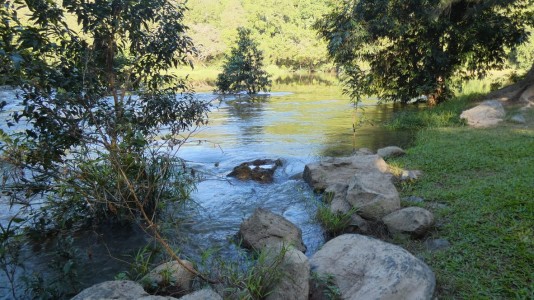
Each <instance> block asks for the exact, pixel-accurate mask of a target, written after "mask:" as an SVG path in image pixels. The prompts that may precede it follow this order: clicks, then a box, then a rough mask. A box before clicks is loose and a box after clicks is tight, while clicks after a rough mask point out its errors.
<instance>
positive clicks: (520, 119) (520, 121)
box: [510, 114, 527, 124]
mask: <svg viewBox="0 0 534 300" xmlns="http://www.w3.org/2000/svg"><path fill="white" fill-rule="evenodd" d="M510 121H512V122H514V123H517V124H525V123H527V120H526V119H525V117H524V116H523V115H521V114H517V115H514V116H513V117H512V118H511V119H510Z"/></svg>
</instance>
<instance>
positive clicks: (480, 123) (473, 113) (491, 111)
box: [460, 100, 506, 128]
mask: <svg viewBox="0 0 534 300" xmlns="http://www.w3.org/2000/svg"><path fill="white" fill-rule="evenodd" d="M505 115H506V112H505V111H504V107H503V106H502V104H501V102H500V101H498V100H486V101H484V102H482V103H481V104H479V105H477V106H475V107H473V108H471V109H468V110H466V111H464V112H462V114H461V115H460V118H462V119H466V120H467V124H469V125H470V126H473V127H477V128H484V127H491V126H495V125H497V124H498V123H499V122H502V121H503V118H504V117H505Z"/></svg>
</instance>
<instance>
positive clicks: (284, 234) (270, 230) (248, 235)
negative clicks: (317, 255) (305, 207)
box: [238, 208, 306, 252]
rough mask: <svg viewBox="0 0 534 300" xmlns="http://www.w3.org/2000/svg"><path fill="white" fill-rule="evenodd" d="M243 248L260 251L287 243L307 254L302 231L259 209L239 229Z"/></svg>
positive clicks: (281, 218)
mask: <svg viewBox="0 0 534 300" xmlns="http://www.w3.org/2000/svg"><path fill="white" fill-rule="evenodd" d="M238 234H239V236H241V238H242V239H243V246H245V247H248V248H252V249H256V250H258V251H260V250H262V249H264V248H265V247H266V246H269V245H271V246H274V245H278V244H280V243H285V244H289V245H292V246H294V247H295V248H297V249H298V250H300V251H302V252H306V246H304V243H303V242H302V231H301V230H300V228H298V227H297V226H295V225H294V224H293V223H291V222H289V221H288V220H286V219H285V218H284V217H282V216H279V215H277V214H274V213H272V212H270V211H268V210H265V209H262V208H258V209H256V211H254V214H252V216H250V218H248V219H246V220H245V221H244V222H243V223H242V224H241V226H240V228H239V233H238Z"/></svg>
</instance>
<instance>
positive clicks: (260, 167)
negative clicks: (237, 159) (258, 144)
mask: <svg viewBox="0 0 534 300" xmlns="http://www.w3.org/2000/svg"><path fill="white" fill-rule="evenodd" d="M280 166H282V161H281V160H280V159H277V160H272V159H257V160H254V161H251V162H245V163H242V164H240V165H239V166H237V167H235V168H234V169H233V170H232V172H230V174H228V175H227V176H229V177H235V178H237V179H239V180H254V181H257V182H260V183H272V182H273V176H274V172H275V171H276V169H277V168H278V167H280Z"/></svg>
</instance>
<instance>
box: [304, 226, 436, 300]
mask: <svg viewBox="0 0 534 300" xmlns="http://www.w3.org/2000/svg"><path fill="white" fill-rule="evenodd" d="M310 264H311V267H312V272H315V274H316V276H315V277H319V278H321V277H322V278H325V277H329V278H331V281H332V282H331V283H332V284H334V285H335V286H336V287H337V289H338V290H339V292H340V294H341V295H340V296H341V297H340V298H341V299H354V300H356V299H414V300H417V299H432V295H433V293H434V288H435V284H436V281H435V277H434V273H433V272H432V270H430V268H429V267H428V266H427V265H426V264H425V263H424V262H422V261H421V260H419V259H417V258H416V257H414V256H413V255H412V254H410V253H409V252H408V251H406V250H404V249H402V248H401V247H398V246H395V245H391V244H388V243H385V242H382V241H380V240H377V239H373V238H370V237H366V236H363V235H358V234H345V235H341V236H338V237H337V238H334V239H332V240H330V241H329V242H328V243H326V244H325V245H324V246H323V247H322V248H321V250H319V251H318V252H317V253H316V254H315V255H313V257H312V258H311V259H310ZM314 286H320V284H314ZM325 294H326V293H324V291H321V290H320V289H319V290H317V289H314V290H313V292H312V295H311V297H310V299H328V297H325Z"/></svg>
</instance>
